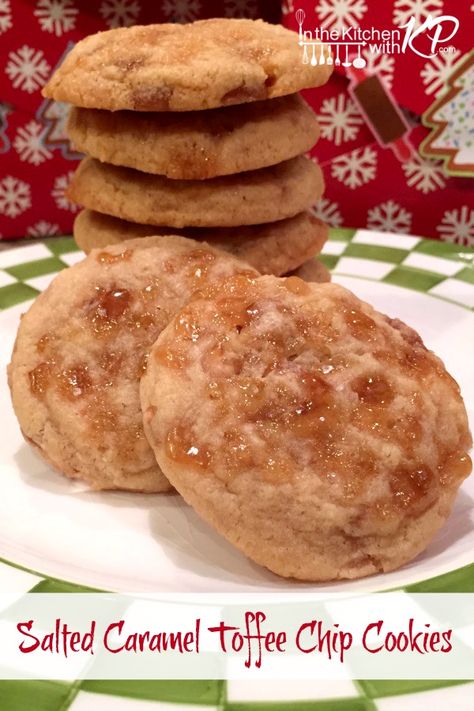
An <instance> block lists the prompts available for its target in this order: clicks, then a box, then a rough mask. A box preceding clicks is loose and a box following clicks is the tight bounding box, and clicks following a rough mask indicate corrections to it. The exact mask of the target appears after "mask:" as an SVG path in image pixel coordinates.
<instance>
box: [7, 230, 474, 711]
mask: <svg viewBox="0 0 474 711" xmlns="http://www.w3.org/2000/svg"><path fill="white" fill-rule="evenodd" d="M81 258H82V253H81V252H80V251H79V250H78V248H77V247H76V245H75V243H74V242H73V240H72V239H71V238H67V237H65V238H52V239H49V240H44V241H41V242H39V241H35V242H27V243H25V244H23V245H22V246H21V247H18V248H17V249H10V250H6V251H0V309H8V308H10V307H11V306H14V305H16V304H19V303H22V302H26V301H29V300H30V299H32V298H34V297H35V296H36V295H37V294H38V293H39V292H40V291H42V290H43V289H44V288H46V286H47V285H48V284H49V282H50V281H51V279H52V278H53V277H54V275H55V274H56V273H57V272H58V271H60V270H61V269H64V268H65V267H67V266H70V265H72V264H74V263H75V262H76V261H79V260H80V259H81ZM321 259H322V260H323V261H324V263H325V264H326V265H327V266H328V267H329V268H330V269H331V270H332V271H333V273H334V274H341V275H350V276H351V277H356V278H357V277H360V278H362V279H370V280H375V281H378V282H384V283H387V284H392V285H397V286H401V287H405V288H408V289H412V290H416V291H420V292H424V293H427V294H430V295H431V296H434V297H437V298H439V299H443V300H447V301H450V302H453V303H455V304H458V305H460V306H463V307H464V308H469V309H474V252H473V251H472V250H470V249H469V248H467V247H466V248H464V247H461V246H459V245H453V244H447V243H442V242H435V241H430V240H424V239H421V238H418V237H412V236H408V235H387V234H384V233H376V232H368V231H366V230H357V231H356V230H347V229H333V230H331V236H330V240H329V241H328V242H327V244H326V245H325V247H324V250H323V254H322V257H321ZM0 590H2V591H5V592H6V591H8V592H14V593H15V594H18V596H21V595H24V594H25V593H27V592H30V591H33V592H80V591H87V590H86V589H85V588H81V587H79V586H77V585H73V584H71V583H68V582H64V581H60V580H54V579H51V578H48V577H47V576H43V575H41V573H39V572H35V571H30V570H25V569H22V568H21V567H18V566H16V565H15V564H14V563H9V562H7V561H3V562H0ZM404 590H405V592H474V565H471V566H468V567H465V568H461V569H459V570H454V571H452V572H450V573H447V574H446V575H441V576H439V577H436V578H433V579H431V580H427V581H423V582H419V583H416V584H413V585H410V586H407V587H406V588H404ZM427 707H431V708H432V709H436V711H438V710H440V711H441V710H443V711H444V710H445V709H447V708H452V709H453V710H454V709H455V710H456V711H468V709H469V710H470V709H472V708H474V683H471V682H467V681H466V682H459V681H456V682H449V681H443V680H435V681H369V680H368V681H351V680H346V681H337V682H335V681H334V682H329V681H328V682H324V681H315V680H308V681H298V682H288V681H278V680H275V681H271V682H266V681H245V682H243V681H238V682H237V681H235V682H233V681H229V682H223V681H211V680H210V681H126V680H124V681H74V682H71V683H65V682H54V681H24V682H18V681H2V682H0V711H65V710H66V709H70V710H71V711H155V710H156V711H183V710H184V709H187V710H188V711H190V710H191V709H209V710H210V709H219V710H221V711H259V710H260V711H292V710H294V711H310V710H313V709H314V710H315V711H319V710H320V711H376V710H378V711H398V710H399V709H403V710H404V711H418V710H420V711H425V710H426V708H427Z"/></svg>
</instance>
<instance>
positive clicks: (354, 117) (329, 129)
mask: <svg viewBox="0 0 474 711" xmlns="http://www.w3.org/2000/svg"><path fill="white" fill-rule="evenodd" d="M318 120H319V125H320V126H321V136H322V138H327V139H328V141H333V142H334V143H335V144H336V146H340V145H341V143H345V142H346V141H353V140H354V138H356V136H357V134H358V133H359V126H361V125H362V124H363V119H362V116H361V115H360V113H359V111H358V110H357V107H356V105H355V104H354V102H353V101H351V100H350V99H349V98H348V97H347V96H346V95H345V94H344V93H341V94H338V95H337V96H331V97H330V98H329V99H324V101H323V103H322V104H321V109H320V113H319V114H318Z"/></svg>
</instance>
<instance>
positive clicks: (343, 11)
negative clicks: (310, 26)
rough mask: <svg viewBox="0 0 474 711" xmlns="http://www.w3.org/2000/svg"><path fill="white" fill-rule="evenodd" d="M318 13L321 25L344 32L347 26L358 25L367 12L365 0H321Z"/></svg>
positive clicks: (317, 4)
mask: <svg viewBox="0 0 474 711" xmlns="http://www.w3.org/2000/svg"><path fill="white" fill-rule="evenodd" d="M315 10H316V15H317V16H318V19H319V23H320V25H321V27H324V28H325V29H331V30H338V31H339V32H342V31H343V30H344V29H346V28H347V27H357V25H358V24H359V22H360V20H362V18H363V17H364V15H365V13H366V12H367V4H366V3H365V1H364V0H320V1H319V2H318V3H316V7H315Z"/></svg>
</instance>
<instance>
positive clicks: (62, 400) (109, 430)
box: [8, 235, 255, 492]
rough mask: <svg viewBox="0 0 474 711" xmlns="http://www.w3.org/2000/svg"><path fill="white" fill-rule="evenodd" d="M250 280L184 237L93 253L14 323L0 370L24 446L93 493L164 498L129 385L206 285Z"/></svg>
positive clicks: (135, 384) (163, 483) (231, 261)
mask: <svg viewBox="0 0 474 711" xmlns="http://www.w3.org/2000/svg"><path fill="white" fill-rule="evenodd" d="M240 272H243V273H250V274H255V272H254V271H253V270H251V269H250V267H247V265H245V264H244V263H242V262H239V261H238V260H237V259H235V258H233V257H231V256H230V255H228V254H225V253H223V252H219V251H217V250H214V249H213V248H212V247H209V246H208V245H206V244H198V243H196V242H194V241H192V240H187V239H185V238H184V237H178V236H174V235H173V236H167V237H150V238H147V239H137V240H131V241H129V242H125V243H123V244H121V245H115V246H111V247H107V248H105V249H103V250H95V251H93V252H91V254H90V255H89V256H88V257H86V259H84V260H83V261H82V262H80V263H79V264H77V265H75V266H73V267H71V268H69V269H65V270H64V271H62V272H61V273H60V274H58V276H57V277H56V278H55V279H54V281H53V282H52V283H51V285H50V286H49V287H48V289H46V291H44V292H43V293H42V294H41V295H40V296H38V298H37V299H36V301H35V302H34V304H33V305H32V306H31V308H30V309H29V311H28V312H27V313H26V314H25V315H24V316H23V318H22V321H21V324H20V328H19V331H18V335H17V339H16V343H15V347H14V351H13V355H12V362H11V364H10V366H9V368H8V374H9V383H10V388H11V393H12V400H13V407H14V410H15V413H16V416H17V418H18V420H19V423H20V427H21V429H22V432H23V434H24V436H25V439H26V440H27V441H28V442H30V443H31V444H32V445H33V446H34V447H36V449H37V450H38V451H39V452H40V453H41V454H42V455H43V457H44V458H45V459H46V460H47V461H49V462H50V463H51V464H52V465H53V466H54V467H56V468H57V469H59V470H60V471H61V472H63V473H64V474H65V475H66V476H68V477H71V478H72V479H84V480H85V481H86V482H88V483H89V484H90V485H91V486H92V487H93V488H94V489H128V490H134V491H144V492H151V491H154V492H158V491H166V490H167V489H169V488H170V486H169V483H168V481H167V479H165V477H164V476H163V474H162V473H161V471H160V469H159V467H158V465H157V464H156V460H155V457H154V455H153V452H152V450H151V449H150V447H149V445H148V442H147V440H146V438H145V435H144V432H143V426H142V414H141V410H140V400H139V378H140V376H141V374H142V373H143V370H144V368H145V367H146V359H147V355H148V350H149V348H150V347H151V345H152V344H153V343H154V341H155V340H156V338H157V336H158V334H159V333H160V331H161V330H162V329H163V328H164V327H165V326H166V324H167V323H168V321H169V319H170V318H171V316H172V315H173V314H174V313H175V312H176V311H177V310H178V309H179V308H180V307H181V306H182V305H183V304H184V303H185V302H186V301H187V300H188V299H189V297H190V296H191V294H192V292H193V291H194V290H195V289H196V288H198V287H200V286H201V285H203V284H207V283H208V282H209V280H211V279H214V278H222V277H223V276H225V275H227V276H229V275H231V274H235V273H240Z"/></svg>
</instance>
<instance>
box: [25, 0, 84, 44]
mask: <svg viewBox="0 0 474 711" xmlns="http://www.w3.org/2000/svg"><path fill="white" fill-rule="evenodd" d="M77 13H78V9H77V7H75V6H74V5H73V3H72V0H39V2H38V3H36V9H35V11H34V13H33V14H34V15H35V17H37V18H38V21H39V23H40V26H41V29H42V30H44V31H45V32H52V33H54V34H55V35H56V37H61V35H62V34H64V32H69V30H72V29H74V27H75V24H76V16H77Z"/></svg>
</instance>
